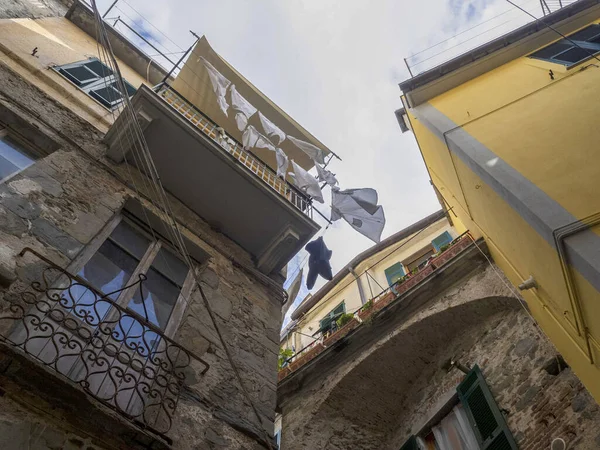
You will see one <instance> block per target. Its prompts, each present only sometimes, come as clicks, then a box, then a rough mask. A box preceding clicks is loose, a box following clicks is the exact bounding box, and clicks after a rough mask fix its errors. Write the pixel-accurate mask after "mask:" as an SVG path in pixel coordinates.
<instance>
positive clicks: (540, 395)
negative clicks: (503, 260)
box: [279, 266, 600, 450]
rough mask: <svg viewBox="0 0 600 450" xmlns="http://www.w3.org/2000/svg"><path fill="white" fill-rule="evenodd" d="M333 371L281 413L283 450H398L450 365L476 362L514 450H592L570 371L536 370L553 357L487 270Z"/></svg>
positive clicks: (599, 422) (598, 419) (444, 387)
mask: <svg viewBox="0 0 600 450" xmlns="http://www.w3.org/2000/svg"><path fill="white" fill-rule="evenodd" d="M338 352H339V353H338V356H337V358H338V362H339V361H340V360H341V361H344V360H345V363H344V365H342V366H339V367H338V368H337V369H336V370H333V371H328V370H327V368H326V367H319V366H318V362H317V363H315V364H314V365H313V366H312V367H310V370H315V371H318V372H319V373H322V374H323V375H322V376H321V377H320V378H318V379H313V381H312V382H311V383H307V384H304V385H302V386H300V387H299V389H298V390H297V391H296V392H294V393H293V394H292V395H291V396H289V398H285V399H281V398H280V400H279V401H280V403H282V409H283V412H282V414H283V434H282V442H283V443H282V448H283V449H284V450H296V449H305V450H308V449H314V448H323V449H336V450H337V449H339V450H341V449H347V448H353V449H388V448H389V449H397V448H399V447H400V446H401V445H402V443H403V442H404V440H405V439H406V438H407V437H408V436H409V435H410V434H412V433H416V432H418V431H419V429H420V427H421V426H422V425H424V424H425V423H426V422H427V419H428V418H430V417H431V416H432V415H433V414H434V413H435V412H436V407H435V405H437V404H439V401H440V399H444V398H448V397H449V395H451V394H452V393H453V392H454V390H455V389H456V386H457V384H458V383H459V382H460V381H461V380H462V376H463V375H462V373H461V372H459V371H457V370H456V369H455V370H453V371H451V372H450V373H448V372H447V371H446V370H445V369H442V366H443V365H444V363H445V362H446V361H448V359H449V358H451V357H454V358H458V359H459V360H460V361H461V362H462V363H463V364H468V365H470V366H472V365H474V364H478V365H479V366H480V367H481V368H482V370H483V373H484V375H485V376H486V378H487V381H488V383H489V384H490V387H491V389H492V391H493V393H494V395H495V396H496V399H497V400H498V403H499V405H500V407H501V408H505V409H506V410H508V411H509V416H508V423H509V427H510V428H511V430H512V432H513V433H514V434H515V437H516V439H517V441H518V443H519V445H520V448H522V449H533V448H535V449H537V448H540V449H541V448H549V439H551V438H552V437H562V438H564V439H565V440H566V441H568V442H570V443H571V444H572V445H573V446H572V447H569V448H577V449H583V450H586V449H595V448H598V445H599V442H600V435H598V428H599V426H600V415H599V414H598V406H597V405H596V404H595V403H594V402H593V400H592V399H591V397H590V396H589V394H588V393H587V392H586V391H585V390H584V388H583V386H582V385H581V383H580V382H579V380H577V378H576V377H575V376H574V375H573V374H572V373H571V371H570V369H567V370H565V371H563V372H561V373H560V374H559V375H558V376H552V375H549V374H548V373H546V372H545V371H544V370H543V367H544V366H546V365H547V364H548V363H549V362H552V361H553V358H554V356H555V355H556V353H555V350H554V348H553V347H552V345H551V344H550V343H549V342H548V341H546V340H545V339H543V338H541V337H540V335H539V333H538V331H537V327H536V326H535V325H534V324H533V322H532V321H531V320H530V319H529V317H528V315H527V314H526V312H525V310H524V309H523V308H522V307H521V306H520V304H519V302H518V300H517V299H515V298H514V296H513V294H512V293H511V292H510V291H509V290H508V289H507V288H506V286H505V285H504V283H503V280H502V279H500V278H499V277H498V275H497V274H496V273H495V272H494V270H493V269H492V268H491V267H490V266H488V267H487V268H480V269H478V270H476V271H475V272H474V273H473V274H472V275H471V276H469V277H467V278H466V279H464V280H463V281H462V282H461V283H458V284H456V285H455V286H453V287H452V288H450V289H448V290H447V291H446V292H444V293H443V294H442V295H440V296H438V297H436V298H433V299H431V301H430V302H429V303H428V304H426V305H424V307H423V308H422V309H421V310H419V311H417V312H416V313H415V314H413V315H412V316H411V317H409V318H407V320H406V322H405V323H404V324H403V325H401V326H400V327H398V329H397V330H396V331H395V332H394V333H392V334H388V335H385V336H381V339H380V341H379V342H378V343H377V344H376V345H373V346H371V348H369V349H365V351H364V354H359V355H345V354H344V348H340V349H338Z"/></svg>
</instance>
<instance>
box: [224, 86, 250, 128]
mask: <svg viewBox="0 0 600 450" xmlns="http://www.w3.org/2000/svg"><path fill="white" fill-rule="evenodd" d="M229 94H230V96H231V107H232V108H233V109H234V111H235V123H236V125H237V127H238V130H240V131H244V130H245V129H246V127H247V126H248V119H249V118H250V116H252V115H253V114H255V113H256V111H257V109H256V108H255V107H254V106H253V105H252V104H251V103H250V102H249V101H248V100H246V99H245V98H244V97H242V96H241V95H240V93H239V92H238V91H237V89H236V88H235V84H232V85H231V86H230V88H229Z"/></svg>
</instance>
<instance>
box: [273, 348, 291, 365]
mask: <svg viewBox="0 0 600 450" xmlns="http://www.w3.org/2000/svg"><path fill="white" fill-rule="evenodd" d="M292 356H294V350H292V349H291V348H280V349H279V358H278V360H277V368H278V369H279V370H281V369H283V368H284V367H285V366H286V364H287V360H288V359H290V358H291V357H292Z"/></svg>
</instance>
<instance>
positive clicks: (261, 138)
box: [254, 134, 275, 152]
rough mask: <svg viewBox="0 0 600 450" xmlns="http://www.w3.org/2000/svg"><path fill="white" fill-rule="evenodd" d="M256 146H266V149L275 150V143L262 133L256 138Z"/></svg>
mask: <svg viewBox="0 0 600 450" xmlns="http://www.w3.org/2000/svg"><path fill="white" fill-rule="evenodd" d="M254 146H255V147H256V148H264V149H266V150H271V151H272V152H274V151H275V146H274V145H273V143H272V142H271V141H270V140H269V139H267V138H266V137H264V136H263V135H262V134H259V135H258V139H257V140H256V143H255V144H254Z"/></svg>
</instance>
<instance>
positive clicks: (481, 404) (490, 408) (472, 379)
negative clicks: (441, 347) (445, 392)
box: [456, 366, 517, 450]
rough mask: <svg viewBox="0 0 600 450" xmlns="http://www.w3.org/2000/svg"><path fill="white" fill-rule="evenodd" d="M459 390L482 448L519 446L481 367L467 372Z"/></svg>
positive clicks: (460, 397) (511, 447) (459, 396)
mask: <svg viewBox="0 0 600 450" xmlns="http://www.w3.org/2000/svg"><path fill="white" fill-rule="evenodd" d="M456 390H457V392H458V398H459V399H460V401H461V403H462V405H463V406H464V408H465V411H466V413H467V417H468V419H469V423H470V424H471V427H472V428H473V431H474V432H475V436H476V438H477V442H478V443H479V446H480V448H481V449H482V450H486V449H490V450H491V449H506V450H510V449H514V450H516V449H517V444H516V443H515V440H514V438H513V436H512V433H511V432H510V430H509V429H508V425H507V424H506V420H504V416H503V415H502V412H501V411H500V409H499V408H498V405H497V404H496V401H495V400H494V396H493V395H492V393H491V391H490V388H489V387H488V385H487V383H486V382H485V379H484V378H483V374H482V373H481V370H480V369H479V367H478V366H475V367H474V368H473V369H472V370H471V371H470V372H469V373H468V374H467V376H466V377H465V378H464V380H463V381H462V383H460V384H459V385H458V387H457V388H456Z"/></svg>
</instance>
